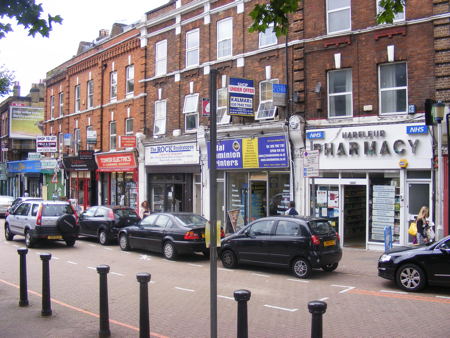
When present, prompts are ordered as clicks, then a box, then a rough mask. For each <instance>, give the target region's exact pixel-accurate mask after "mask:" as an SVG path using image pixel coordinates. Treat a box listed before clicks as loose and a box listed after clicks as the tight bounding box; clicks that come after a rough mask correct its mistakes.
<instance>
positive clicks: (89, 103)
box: [87, 80, 94, 108]
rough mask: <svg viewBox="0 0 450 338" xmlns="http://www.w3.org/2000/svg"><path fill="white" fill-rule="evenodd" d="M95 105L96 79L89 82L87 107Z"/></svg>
mask: <svg viewBox="0 0 450 338" xmlns="http://www.w3.org/2000/svg"><path fill="white" fill-rule="evenodd" d="M93 106H94V80H89V81H88V82H87V107H88V108H92V107H93Z"/></svg>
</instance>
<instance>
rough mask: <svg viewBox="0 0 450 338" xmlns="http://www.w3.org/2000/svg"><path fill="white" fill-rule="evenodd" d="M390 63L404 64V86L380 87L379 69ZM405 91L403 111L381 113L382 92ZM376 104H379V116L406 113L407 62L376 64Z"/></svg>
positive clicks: (391, 63)
mask: <svg viewBox="0 0 450 338" xmlns="http://www.w3.org/2000/svg"><path fill="white" fill-rule="evenodd" d="M392 65H396V66H397V65H404V66H405V74H406V76H405V79H406V86H398V87H387V88H383V89H382V88H381V69H382V68H383V67H384V66H392ZM401 90H404V91H405V107H404V108H405V111H399V112H388V113H383V104H382V97H381V93H382V92H388V91H401ZM378 104H379V115H380V116H387V115H399V114H407V113H408V63H407V62H390V63H383V64H379V65H378Z"/></svg>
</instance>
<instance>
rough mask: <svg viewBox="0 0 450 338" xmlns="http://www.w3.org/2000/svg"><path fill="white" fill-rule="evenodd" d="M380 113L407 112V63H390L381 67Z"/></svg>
mask: <svg viewBox="0 0 450 338" xmlns="http://www.w3.org/2000/svg"><path fill="white" fill-rule="evenodd" d="M379 74H380V75H379V78H380V80H379V86H380V91H379V92H380V114H397V113H406V112H407V105H408V104H407V103H408V97H407V95H408V82H407V78H408V75H407V69H406V63H404V62H402V63H390V64H386V65H380V67H379Z"/></svg>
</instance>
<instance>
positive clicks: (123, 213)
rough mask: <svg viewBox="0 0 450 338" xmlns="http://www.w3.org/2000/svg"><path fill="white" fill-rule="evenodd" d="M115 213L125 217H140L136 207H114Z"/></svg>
mask: <svg viewBox="0 0 450 338" xmlns="http://www.w3.org/2000/svg"><path fill="white" fill-rule="evenodd" d="M114 214H115V215H117V216H119V217H125V218H139V215H138V214H137V213H136V211H135V210H134V209H114Z"/></svg>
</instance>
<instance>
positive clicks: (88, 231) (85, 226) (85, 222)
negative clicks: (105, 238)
mask: <svg viewBox="0 0 450 338" xmlns="http://www.w3.org/2000/svg"><path fill="white" fill-rule="evenodd" d="M95 211H97V207H96V206H95V207H90V208H89V209H87V210H86V211H85V212H83V213H82V214H81V215H80V219H79V224H80V235H88V236H93V235H97V234H96V233H93V229H94V228H95V225H94V224H93V223H95V222H96V220H97V219H96V218H95V217H94V216H95Z"/></svg>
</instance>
